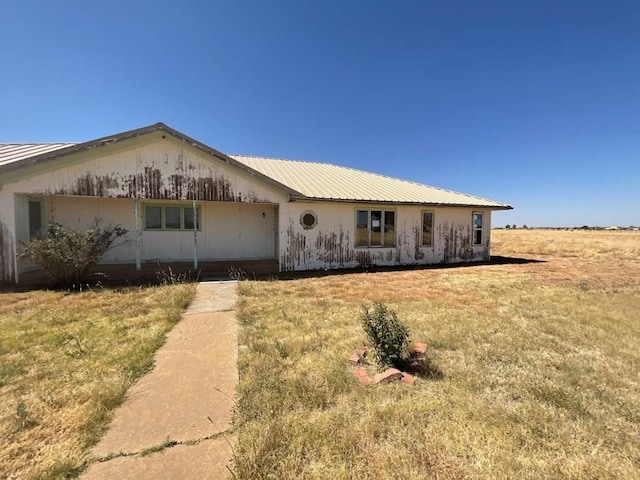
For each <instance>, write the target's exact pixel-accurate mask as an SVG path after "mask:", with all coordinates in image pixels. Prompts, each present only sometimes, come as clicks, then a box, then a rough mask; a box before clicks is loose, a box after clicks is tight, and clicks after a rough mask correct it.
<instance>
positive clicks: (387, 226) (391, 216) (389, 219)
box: [384, 212, 396, 247]
mask: <svg viewBox="0 0 640 480" xmlns="http://www.w3.org/2000/svg"><path fill="white" fill-rule="evenodd" d="M395 244H396V212H384V246H385V247H393V246H394V245H395Z"/></svg>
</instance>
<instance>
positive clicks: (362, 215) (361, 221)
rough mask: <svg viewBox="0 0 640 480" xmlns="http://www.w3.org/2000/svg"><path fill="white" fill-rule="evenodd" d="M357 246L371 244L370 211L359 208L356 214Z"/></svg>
mask: <svg viewBox="0 0 640 480" xmlns="http://www.w3.org/2000/svg"><path fill="white" fill-rule="evenodd" d="M356 246H357V247H368V246H369V212H368V211H367V210H358V212H357V214H356Z"/></svg>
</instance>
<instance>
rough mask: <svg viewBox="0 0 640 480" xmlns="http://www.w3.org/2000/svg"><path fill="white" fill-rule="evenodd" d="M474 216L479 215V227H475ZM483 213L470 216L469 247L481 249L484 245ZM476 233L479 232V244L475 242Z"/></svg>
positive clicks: (474, 213)
mask: <svg viewBox="0 0 640 480" xmlns="http://www.w3.org/2000/svg"><path fill="white" fill-rule="evenodd" d="M476 215H480V218H481V221H480V223H481V224H482V225H481V226H480V227H476ZM484 225H485V223H484V212H473V213H472V214H471V231H472V235H473V236H472V237H471V245H472V246H474V247H481V246H483V245H484V242H485V240H484ZM476 232H480V243H477V242H476V236H477V233H476Z"/></svg>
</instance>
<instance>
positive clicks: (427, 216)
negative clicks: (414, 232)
mask: <svg viewBox="0 0 640 480" xmlns="http://www.w3.org/2000/svg"><path fill="white" fill-rule="evenodd" d="M422 246H423V247H433V212H422Z"/></svg>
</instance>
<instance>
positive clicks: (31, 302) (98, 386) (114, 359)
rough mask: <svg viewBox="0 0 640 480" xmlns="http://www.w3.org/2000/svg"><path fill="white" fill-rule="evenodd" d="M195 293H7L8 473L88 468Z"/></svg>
mask: <svg viewBox="0 0 640 480" xmlns="http://www.w3.org/2000/svg"><path fill="white" fill-rule="evenodd" d="M194 291H195V287H194V286H193V285H176V286H165V287H151V288H127V289H124V290H98V291H87V292H84V293H77V294H71V295H65V294H64V293H62V292H55V291H32V292H24V293H11V292H0V400H1V402H0V438H1V439H2V441H1V442H0V478H9V479H14V478H15V479H18V478H19V479H31V478H40V479H58V478H59V479H62V478H69V477H70V476H74V475H75V474H76V473H77V472H78V471H80V470H81V469H82V468H83V464H84V462H85V461H86V455H87V451H88V448H89V447H90V446H91V445H93V444H94V443H95V442H96V441H97V440H98V439H99V438H100V436H101V435H102V433H104V431H105V428H106V427H107V425H108V422H109V420H110V418H111V413H112V411H113V409H114V408H115V407H116V406H117V405H118V404H120V402H121V401H122V399H123V396H124V393H125V391H126V390H127V388H128V387H129V386H130V385H131V384H132V383H133V382H134V381H135V380H136V379H137V378H139V377H140V376H141V375H142V374H144V373H145V372H146V371H147V370H148V369H149V368H150V367H151V364H152V358H153V353H154V352H155V350H156V349H157V348H158V347H159V346H160V345H161V344H162V343H164V338H165V333H166V332H167V331H168V330H169V329H170V328H171V327H172V326H173V325H174V324H175V322H176V321H177V320H178V319H179V318H180V315H181V313H182V311H183V309H184V308H185V306H186V305H187V304H188V303H189V301H190V300H191V298H192V297H193V294H194Z"/></svg>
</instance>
